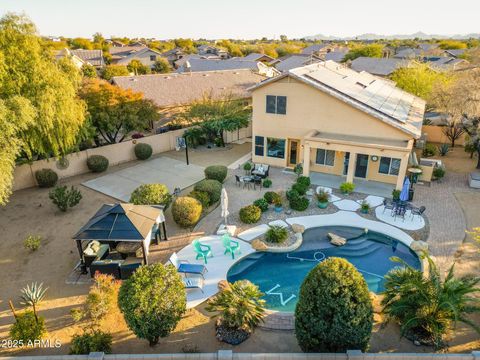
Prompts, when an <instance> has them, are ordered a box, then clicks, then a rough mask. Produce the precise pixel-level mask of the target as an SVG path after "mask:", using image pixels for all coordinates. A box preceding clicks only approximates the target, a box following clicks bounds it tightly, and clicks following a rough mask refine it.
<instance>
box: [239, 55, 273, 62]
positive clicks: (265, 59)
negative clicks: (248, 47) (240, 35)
mask: <svg viewBox="0 0 480 360" xmlns="http://www.w3.org/2000/svg"><path fill="white" fill-rule="evenodd" d="M235 59H238V60H240V59H241V60H249V61H260V62H263V63H270V62H272V61H274V60H275V59H274V58H273V57H271V56H268V55H265V54H260V53H250V54H248V55H247V56H244V57H237V58H235Z"/></svg>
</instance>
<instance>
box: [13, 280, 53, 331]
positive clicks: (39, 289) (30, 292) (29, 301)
mask: <svg viewBox="0 0 480 360" xmlns="http://www.w3.org/2000/svg"><path fill="white" fill-rule="evenodd" d="M47 289H48V288H45V289H44V288H43V283H41V284H37V283H36V282H35V283H32V285H31V286H29V285H27V287H25V288H23V289H22V290H21V292H22V295H21V296H20V297H21V298H22V300H23V301H22V305H27V306H31V307H32V309H33V315H35V321H36V322H37V324H38V316H37V306H38V304H40V302H42V300H43V299H44V298H45V293H46V292H47Z"/></svg>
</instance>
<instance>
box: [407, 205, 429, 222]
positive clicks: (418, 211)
mask: <svg viewBox="0 0 480 360" xmlns="http://www.w3.org/2000/svg"><path fill="white" fill-rule="evenodd" d="M425 210H427V208H426V207H425V206H420V208H418V209H417V208H412V210H411V213H412V220H413V219H414V217H415V215H417V216H422V214H423V213H424V212H425Z"/></svg>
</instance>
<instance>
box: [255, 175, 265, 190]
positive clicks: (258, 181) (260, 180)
mask: <svg viewBox="0 0 480 360" xmlns="http://www.w3.org/2000/svg"><path fill="white" fill-rule="evenodd" d="M257 185H258V186H260V190H262V187H263V186H262V178H261V177H259V176H258V177H254V178H253V189H254V190H256V186H257Z"/></svg>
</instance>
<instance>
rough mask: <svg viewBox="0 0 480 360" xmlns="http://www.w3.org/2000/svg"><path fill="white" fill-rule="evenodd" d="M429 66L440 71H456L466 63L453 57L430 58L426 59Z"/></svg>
mask: <svg viewBox="0 0 480 360" xmlns="http://www.w3.org/2000/svg"><path fill="white" fill-rule="evenodd" d="M424 60H425V62H426V63H427V64H429V65H430V66H431V67H433V68H438V69H439V70H452V69H456V68H457V67H458V66H459V65H460V64H463V63H466V62H467V61H466V60H464V59H457V58H455V57H452V56H440V57H429V58H425V59H424Z"/></svg>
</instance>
